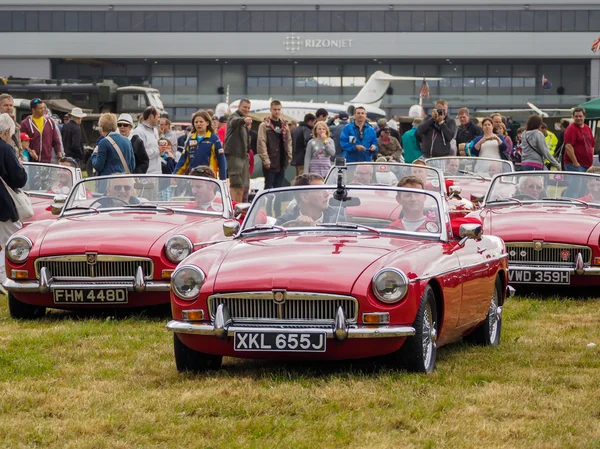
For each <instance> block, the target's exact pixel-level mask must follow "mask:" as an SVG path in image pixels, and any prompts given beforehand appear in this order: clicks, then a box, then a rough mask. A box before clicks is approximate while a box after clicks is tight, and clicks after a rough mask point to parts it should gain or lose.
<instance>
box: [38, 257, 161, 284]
mask: <svg viewBox="0 0 600 449" xmlns="http://www.w3.org/2000/svg"><path fill="white" fill-rule="evenodd" d="M95 257H96V261H95V262H94V263H90V262H89V261H88V256H87V255H75V256H54V257H41V258H39V259H37V260H36V261H35V274H36V277H37V278H38V279H39V276H40V270H41V269H42V268H43V267H45V268H46V269H47V270H48V271H49V272H50V275H51V276H52V277H53V278H55V279H57V278H68V279H82V278H110V279H115V278H117V279H118V278H126V279H133V278H135V274H136V272H137V269H138V267H142V270H143V272H144V278H146V279H152V277H153V274H154V263H153V262H152V259H148V258H144V257H130V256H111V255H100V254H98V255H97V256H95Z"/></svg>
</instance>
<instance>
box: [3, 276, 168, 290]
mask: <svg viewBox="0 0 600 449" xmlns="http://www.w3.org/2000/svg"><path fill="white" fill-rule="evenodd" d="M2 286H3V287H4V288H5V289H6V290H8V291H9V292H17V293H21V292H22V293H48V292H51V291H54V290H57V289H90V288H102V289H115V288H126V289H127V290H128V291H130V292H133V291H135V292H138V293H141V292H168V291H169V289H170V284H169V283H168V282H146V283H145V284H144V288H143V289H142V290H140V288H139V287H136V286H134V285H133V284H91V283H90V284H75V283H73V284H64V283H54V282H52V283H50V284H49V285H47V286H44V285H42V284H41V283H40V282H38V281H22V282H20V281H13V280H12V279H6V280H5V281H4V282H3V283H2Z"/></svg>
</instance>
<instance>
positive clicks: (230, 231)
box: [223, 220, 240, 237]
mask: <svg viewBox="0 0 600 449" xmlns="http://www.w3.org/2000/svg"><path fill="white" fill-rule="evenodd" d="M239 230H240V224H239V223H238V222H237V221H236V220H227V221H226V222H224V223H223V234H225V237H233V236H234V235H236V234H237V233H238V231H239Z"/></svg>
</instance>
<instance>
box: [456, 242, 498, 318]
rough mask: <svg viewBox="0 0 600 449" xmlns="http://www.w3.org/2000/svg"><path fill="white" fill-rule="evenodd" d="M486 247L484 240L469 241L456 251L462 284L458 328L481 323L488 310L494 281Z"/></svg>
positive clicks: (489, 256)
mask: <svg viewBox="0 0 600 449" xmlns="http://www.w3.org/2000/svg"><path fill="white" fill-rule="evenodd" d="M457 244H458V243H457ZM486 246H487V245H486V240H485V239H482V240H480V241H476V240H473V239H469V240H467V241H466V242H465V244H464V245H463V246H462V247H458V248H457V250H456V255H457V256H458V260H459V264H460V272H461V277H462V283H463V286H462V287H463V288H462V292H463V297H462V301H461V306H460V314H459V318H458V325H457V327H459V328H460V327H464V326H468V325H470V324H473V323H477V322H479V321H481V319H482V317H484V316H485V314H486V311H487V309H488V308H489V302H490V298H491V294H492V291H493V288H494V282H495V279H494V277H493V276H492V274H493V273H492V271H493V264H492V263H491V262H490V261H489V260H490V259H491V255H490V254H488V253H489V248H487V247H486Z"/></svg>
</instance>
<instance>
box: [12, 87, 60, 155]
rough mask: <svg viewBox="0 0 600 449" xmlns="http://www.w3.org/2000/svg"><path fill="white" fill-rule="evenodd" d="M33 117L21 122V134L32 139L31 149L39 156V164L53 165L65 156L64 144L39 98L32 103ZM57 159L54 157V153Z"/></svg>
mask: <svg viewBox="0 0 600 449" xmlns="http://www.w3.org/2000/svg"><path fill="white" fill-rule="evenodd" d="M30 107H31V115H30V116H29V117H27V118H26V119H24V120H23V121H22V122H21V132H22V133H25V134H27V135H28V136H29V138H30V139H31V142H29V147H30V148H31V149H32V150H33V151H35V152H36V153H37V154H38V157H39V162H46V163H52V161H53V160H56V159H60V158H61V157H62V156H63V144H62V139H61V137H60V130H59V129H58V126H57V125H56V123H55V122H54V120H52V119H51V118H50V117H46V116H45V115H44V112H45V111H46V105H45V104H44V103H43V102H42V100H40V99H39V98H35V99H33V100H31V102H30ZM53 151H54V153H56V157H53V156H52V152H53Z"/></svg>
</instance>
